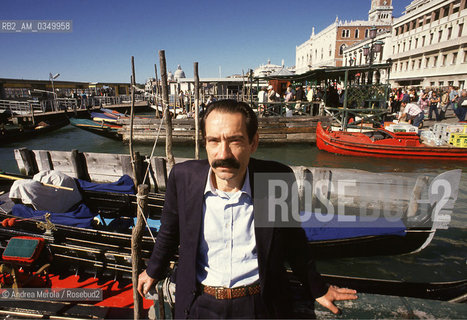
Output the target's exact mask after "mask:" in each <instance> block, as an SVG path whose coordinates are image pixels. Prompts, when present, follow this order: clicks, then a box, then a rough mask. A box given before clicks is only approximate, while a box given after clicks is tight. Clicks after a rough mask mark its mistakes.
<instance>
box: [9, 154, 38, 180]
mask: <svg viewBox="0 0 467 320" xmlns="http://www.w3.org/2000/svg"><path fill="white" fill-rule="evenodd" d="M15 153H17V154H18V156H16V161H17V162H18V167H19V170H20V172H21V174H24V175H27V176H33V175H35V174H36V173H38V172H39V169H38V168H37V164H36V159H35V156H34V152H32V151H31V150H29V149H27V148H24V147H23V148H20V149H15ZM20 163H21V164H20Z"/></svg>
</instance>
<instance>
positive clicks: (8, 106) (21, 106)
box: [0, 100, 44, 114]
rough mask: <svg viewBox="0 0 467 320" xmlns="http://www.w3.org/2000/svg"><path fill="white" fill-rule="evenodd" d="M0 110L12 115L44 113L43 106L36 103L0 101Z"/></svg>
mask: <svg viewBox="0 0 467 320" xmlns="http://www.w3.org/2000/svg"><path fill="white" fill-rule="evenodd" d="M0 109H3V110H9V111H10V112H11V113H12V114H29V113H31V111H34V112H44V109H43V106H42V105H41V104H40V103H39V102H38V101H14V100H0Z"/></svg>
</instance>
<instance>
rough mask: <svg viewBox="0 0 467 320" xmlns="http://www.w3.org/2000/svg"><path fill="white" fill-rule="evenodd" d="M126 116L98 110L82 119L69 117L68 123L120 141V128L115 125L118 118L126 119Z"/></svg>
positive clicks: (106, 110) (107, 110)
mask: <svg viewBox="0 0 467 320" xmlns="http://www.w3.org/2000/svg"><path fill="white" fill-rule="evenodd" d="M126 117H127V116H126V115H124V114H121V113H118V112H115V111H113V110H109V109H100V110H98V111H93V112H90V113H89V114H87V115H86V116H83V117H79V118H78V117H71V118H70V123H71V124H72V125H73V126H75V127H77V128H80V129H83V130H86V131H89V132H92V133H95V134H98V135H100V136H104V137H107V138H111V139H114V140H122V136H121V134H119V133H118V129H121V128H122V126H121V125H119V124H117V123H116V122H117V120H118V119H120V118H126Z"/></svg>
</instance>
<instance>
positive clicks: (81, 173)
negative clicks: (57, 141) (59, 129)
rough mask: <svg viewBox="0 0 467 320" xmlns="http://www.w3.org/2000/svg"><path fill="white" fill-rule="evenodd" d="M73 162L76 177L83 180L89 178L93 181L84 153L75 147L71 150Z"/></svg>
mask: <svg viewBox="0 0 467 320" xmlns="http://www.w3.org/2000/svg"><path fill="white" fill-rule="evenodd" d="M70 160H71V164H72V165H73V172H74V173H75V177H76V178H78V179H81V180H88V181H91V179H90V177H89V174H88V170H87V165H86V160H85V159H84V157H83V154H82V153H79V152H78V150H76V149H73V150H71V158H70Z"/></svg>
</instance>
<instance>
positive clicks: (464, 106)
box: [457, 89, 467, 121]
mask: <svg viewBox="0 0 467 320" xmlns="http://www.w3.org/2000/svg"><path fill="white" fill-rule="evenodd" d="M457 109H459V110H458V114H459V116H458V118H459V121H465V116H466V115H467V91H466V90H465V89H464V90H462V91H461V96H460V98H459V100H458V101H457Z"/></svg>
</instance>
